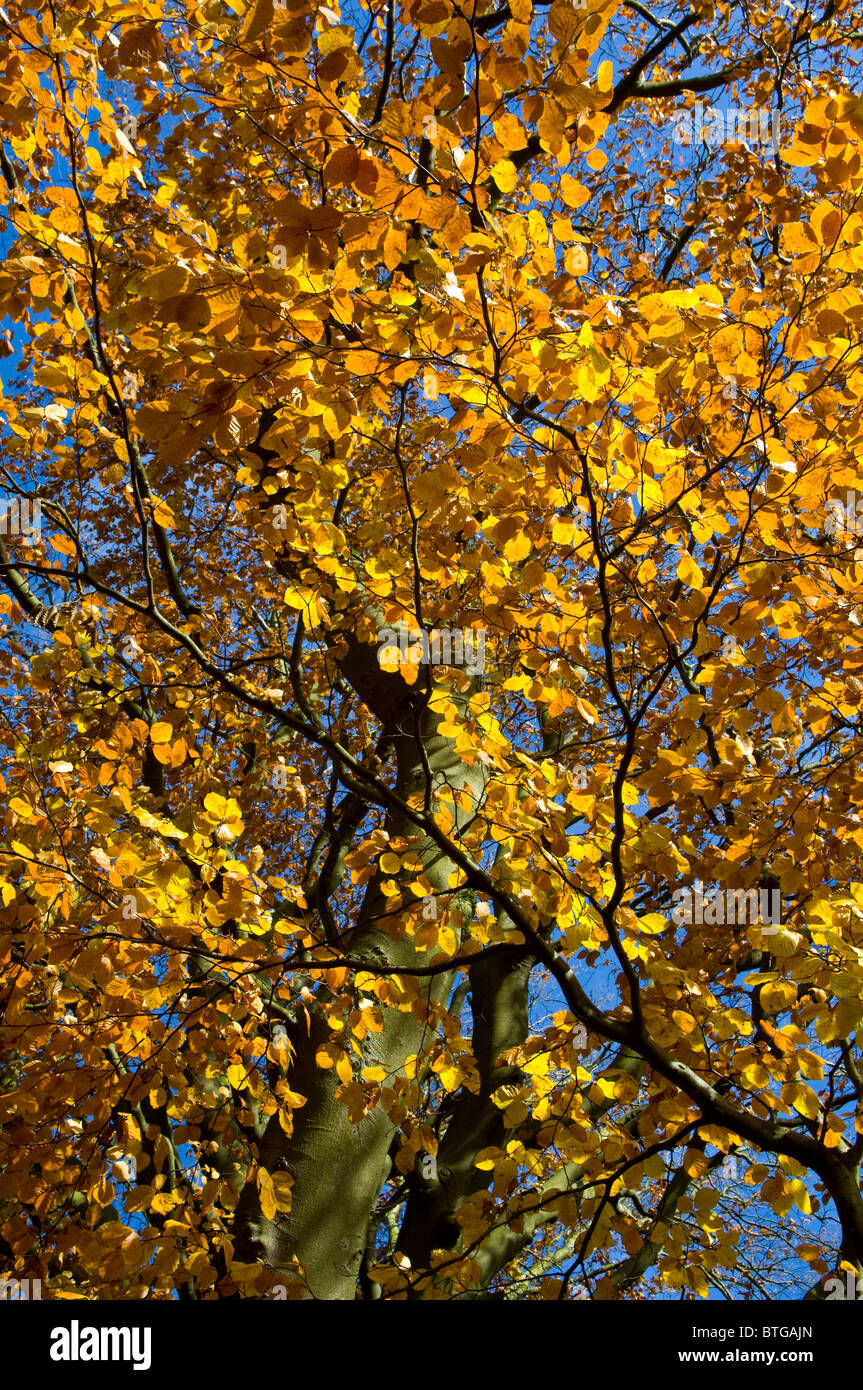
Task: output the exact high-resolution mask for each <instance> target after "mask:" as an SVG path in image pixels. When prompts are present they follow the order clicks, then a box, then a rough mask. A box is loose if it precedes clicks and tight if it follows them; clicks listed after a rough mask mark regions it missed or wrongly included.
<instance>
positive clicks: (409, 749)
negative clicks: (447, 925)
mask: <svg viewBox="0 0 863 1390" xmlns="http://www.w3.org/2000/svg"><path fill="white" fill-rule="evenodd" d="M341 670H342V674H343V676H344V678H345V679H346V680H347V681H348V682H349V683H350V684H351V685H352V686H353V687H354V689H355V690H356V691H357V693H358V694H359V695H360V697H361V699H362V700H363V702H364V703H365V704H366V706H367V707H368V708H369V709H371V710H372V712H373V713H375V714H376V715H377V716H378V718H379V719H380V720H381V722H382V723H383V725H384V728H385V730H386V732H387V733H388V734H389V735H390V737H391V738H392V741H393V745H394V748H395V755H396V767H397V774H396V784H395V790H396V791H397V792H398V794H399V796H400V797H401V798H402V799H404V800H407V799H408V798H409V797H411V796H412V795H414V794H416V793H418V792H420V793H422V792H424V791H425V789H426V786H427V784H428V781H429V776H430V777H431V785H432V790H431V805H432V809H434V808H435V806H436V805H438V804H440V802H441V800H442V799H443V797H444V796H447V797H448V796H449V794H450V793H452V792H456V793H457V792H459V791H467V792H469V794H470V797H471V800H472V802H473V803H474V804H477V803H479V802H480V801H481V799H482V796H483V791H484V786H485V771H484V768H483V766H482V764H481V763H476V764H475V765H473V766H468V765H467V764H465V763H464V762H463V760H462V759H461V758H459V757H457V756H456V754H455V751H454V746H453V743H452V740H450V739H448V738H445V737H442V736H441V735H440V734H438V733H437V725H438V723H439V722H440V717H439V716H438V715H436V714H433V713H431V712H429V711H428V710H427V709H426V708H424V704H425V701H424V698H423V692H422V688H421V683H419V682H418V685H417V686H415V687H413V688H412V689H411V688H410V687H408V686H407V685H406V683H405V682H404V681H403V680H402V678H401V677H400V676H398V675H397V674H395V673H387V672H384V671H382V670H381V668H380V666H379V665H378V662H377V655H376V649H375V648H374V647H373V646H370V645H369V644H362V643H360V642H358V641H357V640H356V638H355V637H353V636H350V637H349V638H348V652H347V655H346V656H345V657H344V659H343V660H342V662H341ZM475 689H476V676H475V675H474V677H473V679H472V680H471V686H470V689H468V690H466V691H464V692H461V693H459V692H458V691H454V692H452V699H453V700H454V701H455V702H456V703H457V704H459V705H462V706H464V705H465V704H466V702H467V700H468V699H469V697H470V695H471V694H472V693H473V691H474V690H475ZM447 804H448V805H450V806H451V803H449V802H448V803H447ZM453 809H454V808H453ZM469 819H470V817H469V816H468V815H467V814H466V813H465V812H464V811H455V827H454V830H453V836H454V837H455V838H457V837H458V835H459V834H460V833H461V830H462V829H463V827H464V824H465V823H466V822H467V821H468V820H469ZM385 828H386V830H387V831H388V833H389V835H390V836H391V837H392V838H397V837H399V836H404V837H407V838H409V839H410V841H411V851H412V853H413V854H414V855H416V856H418V857H419V859H420V860H421V861H422V864H423V872H424V874H425V876H426V878H427V879H428V881H429V882H430V884H431V885H432V888H433V890H434V892H435V894H436V895H445V899H446V901H447V902H448V903H450V904H452V905H454V906H463V905H464V904H465V902H466V900H467V895H466V894H464V893H457V894H454V893H453V890H452V889H451V887H450V875H451V873H452V871H453V869H454V868H455V866H454V864H453V861H452V860H451V859H449V858H447V857H446V855H445V854H444V853H443V852H442V851H441V849H440V848H439V847H438V846H437V845H436V844H435V843H434V841H433V840H432V839H431V838H430V837H428V836H425V835H418V834H417V830H416V827H415V825H414V824H412V823H409V822H407V820H406V819H405V818H404V817H403V816H402V815H400V814H399V813H397V812H395V811H390V812H388V814H387V817H386V820H385ZM381 877H382V875H381V874H380V872H379V873H378V874H377V876H376V877H375V878H374V879H373V880H372V881H371V882H370V884H369V887H368V889H367V892H366V895H365V898H364V901H363V904H362V907H361V910H360V912H359V914H358V920H357V924H356V927H355V928H354V929H353V930H352V931H351V932H350V934H349V936H348V938H347V942H346V943H345V944H346V945H347V947H348V949H349V950H350V953H351V956H352V958H354V959H362V960H369V961H372V962H374V961H377V962H378V963H380V964H386V965H387V966H390V967H391V966H399V965H404V966H417V965H420V966H422V965H426V964H428V962H429V961H430V959H431V958H432V956H433V955H434V954H436V952H437V948H436V947H431V948H428V949H426V950H419V949H417V947H416V946H415V944H414V939H413V937H411V936H410V935H407V934H401V935H400V937H399V938H398V939H394V936H393V934H391V933H390V932H388V931H387V929H386V926H387V922H388V920H389V921H390V922H391V923H392V922H393V920H394V919H398V917H399V915H400V914H399V913H398V912H396V913H395V914H393V911H392V907H391V905H388V901H387V899H386V898H385V897H384V896H383V895H382V894H381V890H380V882H381ZM452 980H453V972H451V971H444V972H441V973H440V974H435V975H432V976H429V977H424V978H422V979H421V981H420V987H419V997H420V1000H421V1001H424V1002H427V1001H429V1000H434V1001H443V1000H445V999H446V997H447V996H448V993H449V990H450V988H451V985H452ZM423 1012H424V1011H422V1010H417V1011H416V1012H414V1011H411V1012H401V1011H399V1010H397V1009H395V1008H390V1007H386V1008H383V1009H382V1014H383V1021H384V1026H383V1031H382V1032H380V1033H372V1034H369V1035H368V1036H367V1038H366V1040H365V1042H364V1045H363V1059H362V1062H361V1063H359V1062H357V1066H360V1065H362V1066H369V1065H372V1064H375V1063H377V1064H379V1065H381V1066H382V1067H384V1069H385V1070H386V1072H387V1076H388V1080H389V1079H390V1078H391V1077H392V1076H395V1075H398V1074H399V1073H400V1072H401V1071H402V1070H403V1068H404V1066H405V1063H406V1061H407V1060H408V1058H410V1057H411V1056H413V1055H416V1054H417V1053H418V1052H419V1051H420V1050H421V1047H422V1044H423V1040H424V1037H425V1036H426V1035H427V1032H428V1023H427V1022H426V1019H425V1017H424V1016H423V1017H417V1014H418V1013H420V1014H421V1013H423ZM309 1013H310V1017H311V1027H310V1029H308V1030H307V1029H306V1027H305V1022H303V1025H302V1027H300V1026H296V1025H295V1026H294V1027H293V1028H292V1029H289V1036H290V1038H291V1042H292V1044H293V1046H294V1048H295V1050H296V1052H295V1058H294V1060H293V1062H292V1065H291V1068H290V1071H289V1075H288V1080H289V1084H290V1086H291V1089H292V1090H294V1091H297V1092H299V1093H300V1094H302V1095H304V1096H305V1097H306V1104H305V1105H304V1106H302V1107H301V1108H299V1109H298V1110H295V1111H294V1129H293V1134H292V1135H291V1136H290V1137H289V1136H288V1135H286V1134H285V1132H284V1130H283V1129H282V1127H281V1125H280V1124H279V1121H278V1117H277V1116H274V1117H273V1118H272V1119H271V1120H270V1122H269V1123H268V1125H267V1128H266V1131H265V1134H264V1137H263V1140H262V1143H261V1150H260V1163H261V1165H262V1166H263V1167H264V1168H266V1169H267V1170H268V1171H270V1172H272V1171H277V1170H280V1169H281V1170H286V1171H287V1172H288V1173H290V1174H291V1176H292V1177H293V1179H294V1185H293V1189H292V1195H293V1203H292V1207H291V1211H290V1212H289V1213H284V1214H282V1213H280V1214H278V1215H277V1216H276V1217H275V1218H274V1219H272V1220H268V1219H267V1218H265V1217H264V1215H263V1213H262V1211H261V1207H260V1200H259V1195H258V1190H257V1186H256V1184H255V1182H254V1181H250V1182H248V1183H247V1184H246V1186H245V1188H244V1190H243V1193H242V1195H241V1198H240V1202H239V1204H238V1208H237V1220H236V1227H235V1231H236V1240H237V1244H236V1253H237V1258H239V1259H243V1260H253V1259H261V1260H263V1261H264V1262H265V1263H266V1264H267V1265H268V1266H270V1267H272V1268H274V1269H278V1270H285V1271H286V1272H288V1271H290V1269H291V1267H292V1261H293V1259H294V1258H296V1259H297V1260H299V1261H300V1263H301V1264H302V1265H303V1266H304V1268H305V1271H306V1278H307V1284H308V1294H309V1296H311V1297H313V1298H317V1299H353V1298H355V1296H356V1288H357V1277H358V1272H359V1266H360V1262H361V1259H362V1256H363V1252H364V1250H365V1247H366V1241H367V1230H368V1223H369V1217H370V1214H371V1212H372V1210H373V1207H374V1205H375V1202H376V1200H377V1197H378V1195H379V1193H380V1190H381V1187H382V1186H383V1183H384V1182H385V1181H386V1178H387V1174H388V1173H389V1170H390V1153H389V1150H390V1146H391V1144H392V1140H393V1136H394V1133H395V1129H396V1126H395V1125H394V1124H393V1123H392V1121H391V1120H390V1119H389V1117H388V1115H387V1114H386V1112H385V1111H384V1110H383V1109H382V1108H381V1107H377V1108H376V1109H374V1110H373V1111H371V1112H370V1113H367V1114H366V1115H365V1116H364V1117H363V1119H362V1120H361V1121H360V1122H359V1123H358V1124H352V1123H351V1121H350V1119H349V1115H348V1109H347V1107H346V1106H345V1105H344V1103H343V1102H342V1101H341V1100H339V1099H338V1098H337V1096H336V1091H337V1089H338V1087H339V1085H340V1084H341V1082H340V1081H339V1079H338V1077H337V1076H336V1075H335V1072H334V1070H333V1069H332V1068H330V1069H327V1070H322V1069H321V1068H320V1067H319V1066H318V1065H317V1064H316V1062H315V1053H316V1051H317V1049H318V1048H319V1047H320V1045H321V1044H322V1043H324V1042H326V1041H328V1040H329V1039H330V1038H331V1037H332V1034H331V1032H330V1029H329V1027H328V1025H327V1022H326V1020H325V1018H324V1016H323V1013H322V1011H321V1010H320V1009H317V1008H315V1007H314V1006H312V1007H311V1008H310V1010H309Z"/></svg>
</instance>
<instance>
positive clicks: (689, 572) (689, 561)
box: [677, 551, 703, 589]
mask: <svg viewBox="0 0 863 1390" xmlns="http://www.w3.org/2000/svg"><path fill="white" fill-rule="evenodd" d="M677 577H678V579H679V580H680V581H681V583H683V584H685V585H686V587H687V588H688V589H700V588H701V587H702V584H703V577H702V574H701V570H700V569H699V568H698V566H697V565H696V563H695V561H694V560H693V558H692V556H691V555H688V554H687V553H686V552H685V551H684V553H683V554H682V555H681V557H680V560H679V562H678V565H677Z"/></svg>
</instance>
